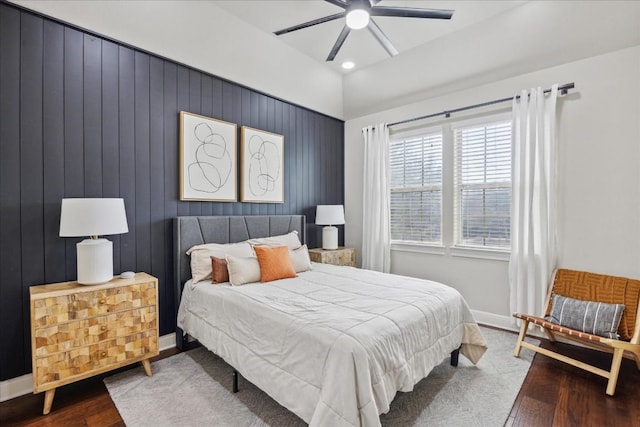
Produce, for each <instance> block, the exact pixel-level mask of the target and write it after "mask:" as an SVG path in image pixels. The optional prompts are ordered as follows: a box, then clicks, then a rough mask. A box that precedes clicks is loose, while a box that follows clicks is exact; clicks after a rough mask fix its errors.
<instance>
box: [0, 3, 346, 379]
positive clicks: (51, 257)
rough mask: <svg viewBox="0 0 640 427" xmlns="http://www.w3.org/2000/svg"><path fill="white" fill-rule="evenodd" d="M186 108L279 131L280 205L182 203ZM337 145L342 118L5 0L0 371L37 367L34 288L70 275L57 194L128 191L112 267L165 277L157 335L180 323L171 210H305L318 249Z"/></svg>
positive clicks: (335, 188) (337, 166) (340, 191)
mask: <svg viewBox="0 0 640 427" xmlns="http://www.w3.org/2000/svg"><path fill="white" fill-rule="evenodd" d="M310 84H312V82H310ZM181 110H184V111H189V112H193V113H197V114H202V115H205V116H209V117H214V118H218V119H222V120H226V121H229V122H233V123H236V124H237V125H238V129H240V126H243V125H247V126H251V127H254V128H257V129H263V130H266V131H270V132H275V133H278V134H282V135H284V141H285V142H284V145H285V159H284V162H285V170H284V173H285V184H284V185H285V188H284V198H285V202H284V203H282V204H254V203H239V202H238V203H210V202H181V201H179V192H178V183H179V177H178V148H179V136H178V127H179V118H178V113H179V111H181ZM238 141H239V135H238ZM343 151H344V123H343V122H342V121H340V120H337V119H334V118H331V117H328V116H326V115H323V114H320V113H317V112H314V111H311V110H308V109H306V108H303V107H300V106H297V105H294V104H291V103H288V102H286V101H284V100H281V99H277V98H274V97H271V96H269V95H266V94H264V93H261V92H258V91H255V90H252V89H250V88H247V87H244V86H242V85H238V84H235V83H233V82H231V81H228V80H224V79H221V78H218V77H216V76H213V75H211V74H207V73H205V72H202V71H199V70H196V69H193V68H190V67H187V66H185V65H182V64H179V63H176V62H173V61H170V60H167V59H165V58H162V57H159V56H155V55H153V54H151V53H148V52H144V51H142V50H138V49H135V48H133V47H131V46H127V45H124V44H120V43H118V42H115V41H112V40H108V39H105V38H103V37H100V36H98V35H95V34H92V33H89V32H86V31H83V30H80V29H77V28H74V27H71V26H69V25H65V24H63V23H60V22H57V21H55V20H51V19H48V18H46V17H42V16H39V15H37V14H34V13H32V12H30V11H26V10H23V9H21V8H20V7H17V6H14V5H11V4H7V3H0V380H5V379H8V378H12V377H16V376H19V375H22V374H25V373H28V372H30V371H31V348H30V345H31V341H30V335H29V333H30V332H29V331H30V327H29V286H31V285H36V284H42V283H53V282H60V281H66V280H74V279H75V278H76V249H75V244H76V243H77V242H78V241H79V240H80V239H70V238H60V237H58V231H59V221H60V201H61V199H62V198H64V197H122V198H124V200H125V206H126V210H127V217H128V222H129V233H127V234H122V235H117V236H110V237H109V239H110V240H112V241H113V244H114V272H116V273H118V272H120V271H125V270H133V271H146V272H148V273H150V274H152V275H154V276H156V277H158V278H159V299H160V334H161V335H163V334H167V333H171V332H173V331H174V327H175V307H174V303H173V300H174V299H173V298H174V296H173V283H172V280H173V265H172V252H171V251H172V248H173V235H172V228H171V218H173V217H175V216H176V215H266V214H269V215H274V214H305V215H307V222H308V229H307V236H308V241H307V243H308V244H309V247H315V246H318V244H319V242H320V238H321V236H320V235H321V230H320V227H316V226H315V225H313V219H314V216H315V206H316V205H318V204H341V203H343V201H344V200H343V198H344V178H343V170H344V157H343ZM341 235H342V233H341Z"/></svg>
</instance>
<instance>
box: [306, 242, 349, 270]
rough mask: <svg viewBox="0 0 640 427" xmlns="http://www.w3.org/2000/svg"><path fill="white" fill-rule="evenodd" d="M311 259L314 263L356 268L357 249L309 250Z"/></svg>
mask: <svg viewBox="0 0 640 427" xmlns="http://www.w3.org/2000/svg"><path fill="white" fill-rule="evenodd" d="M309 258H311V261H313V262H320V263H323V264H333V265H346V266H349V267H355V266H356V249H355V248H345V247H342V246H339V247H338V249H334V250H326V249H322V248H316V249H309Z"/></svg>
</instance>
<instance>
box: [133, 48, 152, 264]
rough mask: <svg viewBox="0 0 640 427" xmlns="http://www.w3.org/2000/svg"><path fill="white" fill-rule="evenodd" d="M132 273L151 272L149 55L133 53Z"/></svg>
mask: <svg viewBox="0 0 640 427" xmlns="http://www.w3.org/2000/svg"><path fill="white" fill-rule="evenodd" d="M134 63H135V83H134V84H135V123H134V126H135V189H136V216H135V227H136V248H137V250H136V270H140V271H151V228H150V223H151V212H150V211H151V209H150V206H149V205H150V200H151V196H150V188H151V186H150V183H149V181H150V178H149V173H150V167H149V55H147V54H146V53H142V52H135V54H134Z"/></svg>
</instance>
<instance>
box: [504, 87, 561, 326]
mask: <svg viewBox="0 0 640 427" xmlns="http://www.w3.org/2000/svg"><path fill="white" fill-rule="evenodd" d="M557 97H558V85H557V84H556V85H553V87H552V89H551V92H550V93H549V94H547V95H545V94H544V92H543V90H542V88H537V89H531V90H530V91H526V90H523V91H522V93H521V94H520V99H517V98H514V99H513V143H514V146H513V179H512V185H513V187H512V190H513V195H512V197H513V204H512V212H511V259H510V263H509V282H510V291H511V298H510V305H511V310H512V311H513V312H516V311H517V312H520V313H526V314H533V315H537V316H541V315H543V314H544V313H543V310H544V308H545V307H544V303H545V300H546V295H547V286H548V284H549V281H550V279H551V276H552V275H553V271H554V269H555V267H556V206H557V201H556V197H557V178H556V158H557V143H556V100H557Z"/></svg>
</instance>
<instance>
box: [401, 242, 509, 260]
mask: <svg viewBox="0 0 640 427" xmlns="http://www.w3.org/2000/svg"><path fill="white" fill-rule="evenodd" d="M391 250H392V251H397V252H414V253H422V254H430V255H450V256H454V257H465V258H476V259H489V260H494V261H506V262H508V261H509V258H510V257H511V253H510V252H509V251H501V250H496V249H486V248H474V247H469V246H467V247H464V246H456V247H450V248H448V247H445V246H442V245H433V244H427V243H418V242H393V243H391Z"/></svg>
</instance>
